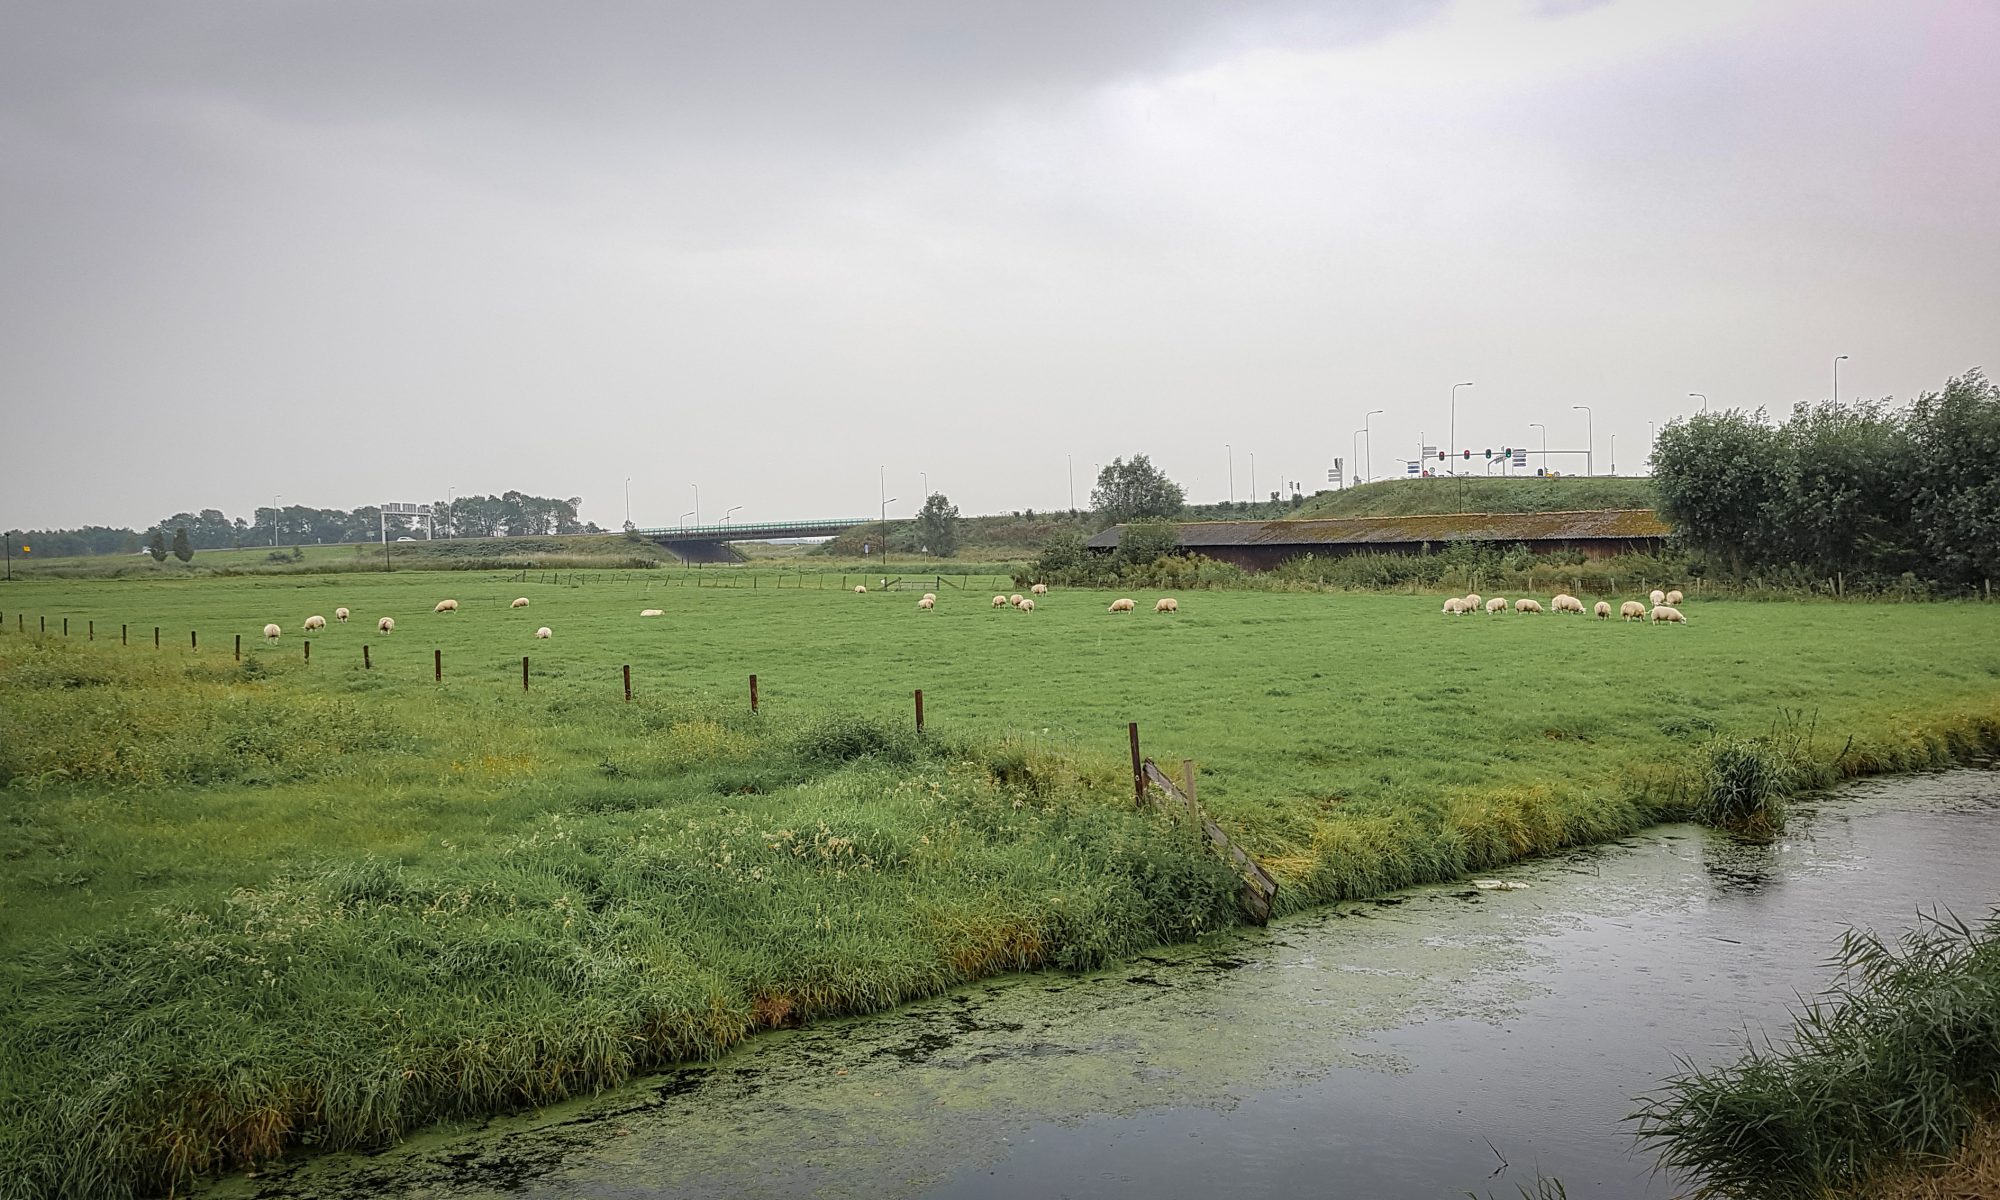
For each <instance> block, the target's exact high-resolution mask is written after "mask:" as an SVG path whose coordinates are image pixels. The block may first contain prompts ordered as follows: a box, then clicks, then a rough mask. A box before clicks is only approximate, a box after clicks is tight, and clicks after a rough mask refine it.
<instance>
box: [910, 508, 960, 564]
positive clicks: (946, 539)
mask: <svg viewBox="0 0 2000 1200" xmlns="http://www.w3.org/2000/svg"><path fill="white" fill-rule="evenodd" d="M917 538H918V541H919V543H920V544H921V545H922V546H923V548H924V549H926V550H928V551H930V552H931V553H932V554H935V555H937V556H938V557H939V558H950V557H951V556H952V555H954V554H957V553H958V505H956V504H953V503H952V502H951V501H949V500H947V499H945V498H944V493H943V492H932V493H931V494H930V495H929V496H928V497H926V498H925V500H924V506H923V507H922V508H920V509H918V510H917Z"/></svg>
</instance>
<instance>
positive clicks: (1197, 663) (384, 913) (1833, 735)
mask: <svg viewBox="0 0 2000 1200" xmlns="http://www.w3.org/2000/svg"><path fill="white" fill-rule="evenodd" d="M694 578H696V576H691V575H688V574H684V573H678V572H663V571H633V572H604V573H597V574H593V573H585V574H584V575H582V576H578V575H573V574H569V573H564V574H562V575H555V574H553V573H551V574H547V575H543V574H538V573H530V574H528V575H527V576H525V577H522V576H516V575H508V574H501V573H484V572H476V571H456V572H436V573H416V572H411V573H399V574H394V575H363V574H343V575H330V576H310V575H300V576H292V577H261V578H226V577H200V578H189V579H181V580H160V581H143V582H129V581H120V582H102V583H83V582H56V581H43V582H35V583H30V584H25V585H22V584H17V585H13V586H0V626H4V630H5V632H4V633H0V728H4V732H5V737H4V739H0V784H4V787H5V790H4V792H0V804H4V818H5V819H4V821H0V857H4V860H5V861H6V862H7V864H8V868H9V869H8V870H7V871H6V872H5V873H4V874H0V981H4V988H3V989H0V1028H4V1029H5V1030H6V1032H5V1033H0V1039H5V1040H4V1042H0V1051H4V1054H0V1064H4V1065H0V1159H4V1160H6V1161H9V1162H16V1163H22V1164H25V1166H24V1167H23V1168H22V1170H21V1172H20V1173H19V1174H17V1175H15V1176H11V1177H10V1178H9V1182H7V1183H5V1184H0V1195H15V1194H23V1195H25V1194H32V1193H33V1192H35V1191H36V1190H37V1189H38V1188H40V1189H44V1190H50V1191H56V1192H59V1193H65V1194H77V1195H84V1194H92V1195H95V1194H123V1193H126V1192H128V1191H131V1190H134V1189H137V1190H144V1189H147V1188H160V1187H164V1186H167V1185H168V1184H169V1183H171V1182H173V1181H176V1180H186V1179H188V1178H190V1177H192V1176H193V1175H195V1174H198V1173H200V1172H204V1171H211V1170H215V1169H218V1168H222V1167H227V1166H230V1165H240V1164H242V1163H246V1162H252V1161H255V1160H257V1159H259V1158H261V1157H268V1156H270V1155H272V1154H275V1153H279V1152H283V1151H285V1150H287V1149H290V1148H293V1147H296V1146H298V1145H300V1144H301V1143H302V1142H311V1143H312V1144H316V1145H357V1144H369V1143H371V1142H376V1141H379V1140H381V1139H383V1138H386V1137H391V1136H394V1134H396V1133H397V1132H399V1131H401V1130H404V1129H408V1128H411V1127H414V1126H416V1125H420V1124H423V1123H427V1122H433V1121H438V1120H445V1119H454V1118H462V1117H471V1116H476V1115H478V1114H480V1113H483V1112H490V1111H494V1110H497V1109H504V1108H510V1107H518V1106H522V1105H530V1104H535V1103H540V1102H544V1101H546V1100H550V1099H554V1098H556V1097H559V1096H562V1095H565V1094H570V1093H573V1092H575V1091H578V1090H585V1089H588V1088H591V1087H595V1086H599V1085H602V1084H604V1083H608V1082H614V1081H616V1080H618V1079H621V1078H624V1077H626V1076H627V1075H629V1074H630V1073H632V1072H634V1071H639V1070H644V1069H646V1068H648V1067H650V1066H654V1065H658V1064H659V1063H662V1062H666V1061H670V1060H673V1059H676V1058H682V1057H689V1056H701V1055H708V1054H713V1053H717V1052H719V1051H720V1050H722V1049H725V1048H726V1047H727V1046H728V1045H730V1044H732V1043H733V1042H734V1041H736V1040H737V1039H739V1038H741V1037H743V1036H746V1035H747V1034H749V1033H753V1032H755V1031H756V1030H758V1029H762V1028H770V1027H773V1026H780V1025H784V1024H788V1023H791V1022H795V1021H798V1020H802V1019H808V1018H810V1017H812V1016H815V1015H819V1014H823V1013H832V1012H847V1011H861V1010H866V1009H870V1008H875V1007H880V1006H882V1005H886V1004H891V1003H894V1002H896V1001H898V1000H900V999H904V998H907V997H910V996H914V995H919V994H924V993H927V992H932V991H936V990H938V989H940V988H943V987H948V986H950V985H951V984H953V983H956V982H959V981H962V980H966V979H971V978H977V977H979V976H981V975H985V974H991V973H993V972H995V971H1002V970H1009V969H1016V968H1023V967H1035V966H1044V965H1055V966H1067V967H1078V966H1088V965H1091V964H1094V963H1098V962H1102V961H1105V960H1107V959H1109V958H1112V957H1116V956H1119V955H1123V954H1128V953H1131V952H1132V951H1134V950H1136V949H1138V948H1140V947H1142V946H1144V945H1147V944H1150V943H1153V942H1157V941H1159V940H1162V939H1172V938H1185V937H1192V936H1197V935H1199V934H1200V933H1201V932H1203V931H1204V930H1206V929H1212V928H1215V927H1216V926H1217V925H1219V924H1222V923H1225V922H1228V921H1230V920H1233V919H1235V918H1234V907H1233V899H1232V896H1233V881H1232V878H1231V876H1230V874H1229V872H1228V871H1227V870H1226V869H1224V868H1223V867H1221V866H1220V864H1219V863H1218V862H1217V860H1216V859H1215V858H1214V856H1212V855H1211V854H1209V853H1208V852H1207V850H1206V848H1205V846H1204V845H1203V843H1202V842H1201V839H1200V838H1199V835H1198V834H1197V833H1196V832H1195V831H1193V830H1192V829H1191V828H1189V827H1188V826H1187V825H1186V823H1185V822H1175V821H1172V820H1170V819H1167V818H1165V817H1163V816H1160V815H1158V814H1156V813H1152V812H1135V811H1134V809H1133V804H1132V798H1131V792H1130V777H1129V773H1128V771H1127V769H1126V768H1125V766H1124V765H1123V758H1124V754H1125V726H1126V722H1128V721H1137V722H1138V723H1139V725H1140V727H1141V731H1142V735H1143V739H1144V743H1145V750H1146V752H1147V753H1148V754H1150V755H1152V756H1154V757H1156V758H1158V759H1160V760H1161V761H1162V762H1165V763H1175V762H1177V761H1178V760H1179V759H1181V758H1192V759H1195V760H1197V761H1198V762H1199V763H1200V767H1201V779H1200V783H1201V799H1202V801H1203V804H1204V806H1205V807H1206V808H1207V809H1208V810H1209V811H1210V813H1211V814H1212V815H1213V816H1214V817H1215V818H1216V819H1217V820H1218V821H1219V822H1220V823H1221V824H1222V825H1223V826H1224V827H1225V828H1227V829H1228V830H1229V831H1230V833H1231V835H1232V836H1234V837H1237V838H1238V839H1239V840H1240V841H1241V842H1242V844H1244V845H1245V846H1246V847H1247V848H1249V849H1251V850H1252V851H1253V852H1255V853H1257V854H1258V855H1259V856H1261V857H1262V858H1263V859H1264V860H1265V862H1266V864H1267V865H1269V866H1270V867H1271V868H1272V869H1273V871H1274V872H1275V873H1276V874H1277V875H1278V876H1279V879H1280V883H1281V889H1282V890H1281V893H1280V902H1281V906H1290V907H1296V906H1298V905H1301V904H1306V903H1312V902H1316V901H1324V900H1329V899H1334V898H1338V897H1342V896H1352V895H1363V894H1370V893H1376V892H1381V891H1386V890H1391V889H1394V888H1396V887H1399V886H1403V885H1405V884H1408V883H1412V882H1417V881H1420V880H1428V879H1437V878H1445V877H1450V876H1453V875H1456V874H1459V873H1462V872H1465V871H1470V870H1478V869H1482V868H1484V867H1487V866H1491V865H1494V864H1496V863H1499V862H1504V861H1507V860H1509V859H1512V858H1516V857H1520V856H1522V855H1526V854H1533V853H1539V852H1544V851H1547V850H1549V849H1553V848H1555V847H1557V846H1560V845H1563V844H1568V843H1572V842H1577V841H1587V840H1594V839H1601V838H1607V837H1614V836H1617V835H1619V834H1621V833H1623V832H1626V831H1628V830H1630V829H1632V828H1635V827H1637V826H1639V825H1641V824H1644V823H1647V822H1650V821H1655V820H1659V819H1662V818H1666V817H1674V816H1679V815H1684V814H1685V813H1687V812H1689V811H1692V810H1693V809H1694V808H1695V807H1696V806H1697V805H1699V804H1700V803H1701V802H1702V801H1703V800H1704V798H1705V797H1704V788H1706V787H1708V786H1709V785H1708V784H1707V783H1705V782H1704V781H1705V779H1706V776H1705V775H1704V773H1703V772H1704V771H1705V770H1707V769H1708V764H1709V763H1710V759H1711V758H1712V757H1713V755H1712V751H1713V749H1714V748H1715V747H1717V746H1719V745H1725V744H1726V745H1731V746H1739V745H1743V744H1750V743H1753V742H1757V743H1760V744H1761V743H1768V744H1772V745H1778V744H1782V746H1783V747H1784V748H1785V750H1786V752H1787V753H1788V754H1790V755H1792V756H1793V758H1795V759H1796V760H1797V761H1798V762H1801V763H1809V764H1812V765H1813V766H1814V769H1815V771H1816V772H1817V773H1818V774H1817V775H1816V776H1815V777H1818V778H1824V777H1830V776H1833V775H1845V774H1862V773H1867V772H1870V771H1880V770H1893V769H1908V768H1913V767H1922V766H1930V765H1941V764H1942V763H1943V762H1945V761H1948V760H1949V759H1950V758H1951V757H1952V756H1954V755H1962V754H1967V753H1972V752H1976V751H1980V750H1986V751H1989V752H1990V750H1991V749H1992V747H1993V746H1994V744H1995V742H1996V740H2000V636H1996V634H2000V609H1995V608H1993V607H1990V606H1982V605H1975V604H1970V603H1956V604H1933V605H1869V604H1835V603H1733V602H1728V601H1719V602H1703V601H1700V600H1691V601H1689V603H1688V604H1687V606H1686V610H1687V612H1688V614H1689V618H1690V624H1689V625H1687V626H1686V627H1660V628H1655V627H1651V626H1648V625H1642V624H1626V623H1623V622H1620V621H1617V620H1612V621H1608V622H1607V621H1597V620H1595V619H1593V618H1590V617H1585V616H1564V615H1553V614H1549V615H1541V616H1522V615H1514V614H1511V613H1510V614H1507V615H1496V616H1487V615H1485V614H1483V613H1482V614H1479V615H1476V616H1467V617H1448V616H1444V615H1442V614H1440V613H1439V612H1438V607H1439V604H1440V601H1441V597H1437V596H1430V595H1424V596H1411V595H1384V594H1369V593H1341V594H1323V593H1305V592H1296V593H1263V592H1195V593H1187V594H1182V595H1181V596H1180V597H1179V598H1180V600H1181V610H1180V611H1179V612H1178V613H1176V614H1171V615H1162V614H1155V613H1153V612H1152V611H1150V610H1151V608H1152V602H1153V600H1154V599H1155V598H1156V597H1155V596H1154V595H1152V594H1137V595H1134V597H1133V598H1134V599H1135V600H1137V601H1139V606H1138V607H1139V611H1137V612H1135V613H1129V614H1118V615H1113V614H1108V613H1107V612H1106V611H1105V609H1106V606H1107V605H1108V604H1109V603H1110V601H1111V600H1112V599H1113V598H1114V596H1115V595H1116V594H1115V593H1109V592H1106V593H1096V592H1082V591H1065V590H1062V589H1058V590H1056V591H1055V592H1054V593H1052V594H1050V595H1049V596H1047V597H1042V598H1038V607H1037V609H1036V611H1035V612H1033V613H1022V612H1018V611H1015V610H1013V609H1011V608H1005V609H994V608H992V607H991V606H990V601H991V597H992V595H993V593H994V591H999V590H1005V591H1009V592H1011V591H1013V590H1015V589H1013V588H1005V589H1002V588H1000V587H999V586H998V581H997V580H989V581H986V586H977V581H975V585H976V589H975V590H971V591H964V590H958V589H951V588H945V589H941V595H940V602H939V605H938V607H937V609H936V610H934V611H931V612H924V613H920V612H919V611H918V610H917V608H916V601H917V596H918V594H919V592H920V591H921V590H923V589H921V588H919V589H917V590H915V591H894V592H886V593H885V592H881V591H879V590H878V591H874V592H871V593H869V594H867V595H854V594H853V593H852V592H851V591H842V590H839V589H838V587H837V585H836V583H835V579H837V578H838V577H832V578H828V579H826V580H825V581H824V585H823V586H822V585H821V582H820V581H819V580H817V579H815V578H814V577H811V576H806V577H803V579H801V578H800V577H797V576H793V577H791V578H790V579H789V580H788V581H787V583H786V585H785V586H782V587H780V586H773V585H774V584H775V583H776V578H775V577H774V576H765V577H762V578H760V579H759V584H758V586H756V587H754V588H753V587H750V586H747V581H748V580H749V579H750V578H751V576H749V575H748V574H736V573H732V572H711V573H703V574H702V575H701V576H699V578H701V580H702V586H699V587H697V586H695V585H694V582H693V580H694ZM683 581H685V582H683ZM718 582H721V583H729V582H734V583H738V584H740V586H719V587H718V586H711V585H712V584H714V583H718ZM800 582H803V583H805V584H806V586H803V587H801V586H794V585H795V584H797V583H800ZM851 582H852V581H851V580H850V581H849V583H850V584H851ZM1022 590H1025V589H1022ZM516 596H525V597H527V598H528V599H529V601H530V604H529V606H528V607H526V608H523V609H510V608H509V607H508V605H509V602H510V601H511V600H512V599H514V598H515V597H516ZM446 597H451V598H454V599H457V600H458V601H459V602H460V604H461V609H460V611H459V612H457V613H455V614H449V615H439V614H434V613H433V612H432V611H431V609H432V606H433V605H434V604H435V603H436V602H437V601H438V600H440V599H443V598H446ZM1540 598H1541V599H1542V600H1543V602H1544V603H1546V602H1547V600H1548V596H1547V595H1543V596H1541V597H1540ZM1599 598H1600V597H1597V596H1592V595H1584V596H1582V599H1583V600H1584V602H1585V603H1586V605H1588V604H1589V603H1591V602H1593V601H1594V600H1596V599H1599ZM1602 598H1604V599H1608V600H1610V601H1611V602H1612V603H1613V607H1614V609H1615V607H1616V605H1617V603H1618V601H1619V600H1621V599H1626V598H1630V597H1618V596H1610V597H1602ZM340 606H345V607H347V608H349V609H350V610H351V611H352V614H353V617H352V619H351V620H350V621H349V622H348V623H347V624H345V625H341V624H339V623H332V624H330V625H329V627H328V628H327V629H325V630H323V631H320V632H318V633H315V634H313V635H311V636H310V639H308V638H307V636H306V635H304V634H302V633H301V626H302V623H303V622H304V620H305V619H306V617H308V616H309V615H313V614H322V615H324V616H326V617H327V618H328V619H329V621H330V622H331V621H332V618H333V616H334V610H335V608H336V607H340ZM645 608H658V609H660V610H662V612H663V614H664V615H663V616H661V617H658V618H646V619H642V618H640V617H639V616H638V613H639V612H640V610H641V609H645ZM384 615H387V616H392V617H394V618H395V620H396V631H395V633H394V634H393V635H390V636H387V637H384V636H382V635H380V634H379V633H377V632H376V629H375V622H376V619H377V618H378V617H380V616H384ZM64 617H67V618H68V620H69V622H70V625H69V630H70V632H69V636H68V638H67V639H65V638H63V637H62V636H61V634H60V633H59V632H58V631H59V629H60V627H61V624H60V623H61V620H62V618H64ZM43 618H46V619H47V620H48V628H49V632H48V633H46V634H40V633H38V630H39V628H40V622H41V619H43ZM91 622H95V629H96V640H95V641H94V642H91V641H89V640H88V639H87V636H86V632H85V631H86V630H87V629H88V628H89V627H90V623H91ZM266 622H275V623H277V624H279V625H280V626H282V627H283V630H284V632H283V635H282V636H281V638H280V640H279V642H278V644H277V645H275V646H266V645H265V644H264V641H263V639H262V636H261V633H260V631H261V630H262V628H263V626H264V625H265V623H266ZM121 625H123V626H125V627H127V630H128V637H129V644H126V645H121V644H120V643H119V627H120V626H121ZM155 626H158V627H159V628H160V630H161V646H160V649H158V650H155V649H154V647H153V640H152V631H153V629H154V627H155ZM541 626H548V627H549V628H550V629H551V630H552V633H553V636H552V637H551V638H550V639H548V640H546V641H538V640H536V639H535V638H534V637H533V633H534V630H535V629H537V628H538V627H541ZM190 631H193V632H195V633H196V634H197V635H198V639H199V649H190V648H189V633H190ZM239 634H240V635H241V636H242V639H243V659H244V661H243V662H242V663H240V664H239V663H238V662H236V661H235V659H234V657H233V654H232V648H233V645H234V639H235V637H236V636H237V635H239ZM307 640H310V641H311V643H312V656H311V661H310V663H308V662H307V661H305V654H304V647H303V644H304V642H305V641H307ZM364 646H366V647H367V648H368V655H369V664H370V665H369V667H368V668H366V669H364V667H363V663H362V648H363V647H364ZM434 653H441V654H442V659H443V679H442V681H437V680H436V679H434V675H433V671H434V663H435V661H436V660H435V658H434ZM523 656H527V657H528V658H529V675H528V687H527V688H526V690H524V689H523V687H522V679H521V659H522V657H523ZM627 666H629V667H630V668H631V677H632V685H633V691H634V699H633V701H632V702H630V703H627V702H626V701H625V700H624V696H623V668H625V667H627ZM753 673H754V674H756V675H757V676H758V682H759V692H760V700H761V708H762V711H761V712H760V713H759V714H757V715H756V716H754V717H753V716H752V715H751V714H750V712H749V711H748V710H749V698H748V677H749V676H750V675H751V674H753ZM917 688H921V689H923V691H924V695H925V709H926V719H927V730H926V733H925V735H924V736H922V737H918V736H917V735H916V734H915V732H914V730H913V728H912V713H911V692H912V690H913V689H917ZM13 1179H19V1180H21V1181H23V1182H21V1183H19V1184H16V1183H14V1182H12V1180H13ZM10 1189H12V1190H10Z"/></svg>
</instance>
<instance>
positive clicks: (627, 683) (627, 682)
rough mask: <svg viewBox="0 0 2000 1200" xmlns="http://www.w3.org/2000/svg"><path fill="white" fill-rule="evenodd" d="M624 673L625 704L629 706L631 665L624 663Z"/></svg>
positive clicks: (630, 699)
mask: <svg viewBox="0 0 2000 1200" xmlns="http://www.w3.org/2000/svg"><path fill="white" fill-rule="evenodd" d="M624 671H625V703H627V704H630V703H632V664H631V663H626V664H625V667H624Z"/></svg>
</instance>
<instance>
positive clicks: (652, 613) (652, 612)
mask: <svg viewBox="0 0 2000 1200" xmlns="http://www.w3.org/2000/svg"><path fill="white" fill-rule="evenodd" d="M639 615H640V616H642V617H664V616H666V615H667V614H666V613H665V612H664V611H662V610H661V609H657V608H642V609H640V610H639Z"/></svg>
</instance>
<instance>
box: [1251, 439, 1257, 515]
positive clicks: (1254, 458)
mask: <svg viewBox="0 0 2000 1200" xmlns="http://www.w3.org/2000/svg"><path fill="white" fill-rule="evenodd" d="M1250 503H1252V504H1255V503H1257V452H1256V451H1255V450H1252V451H1251V452H1250Z"/></svg>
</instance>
